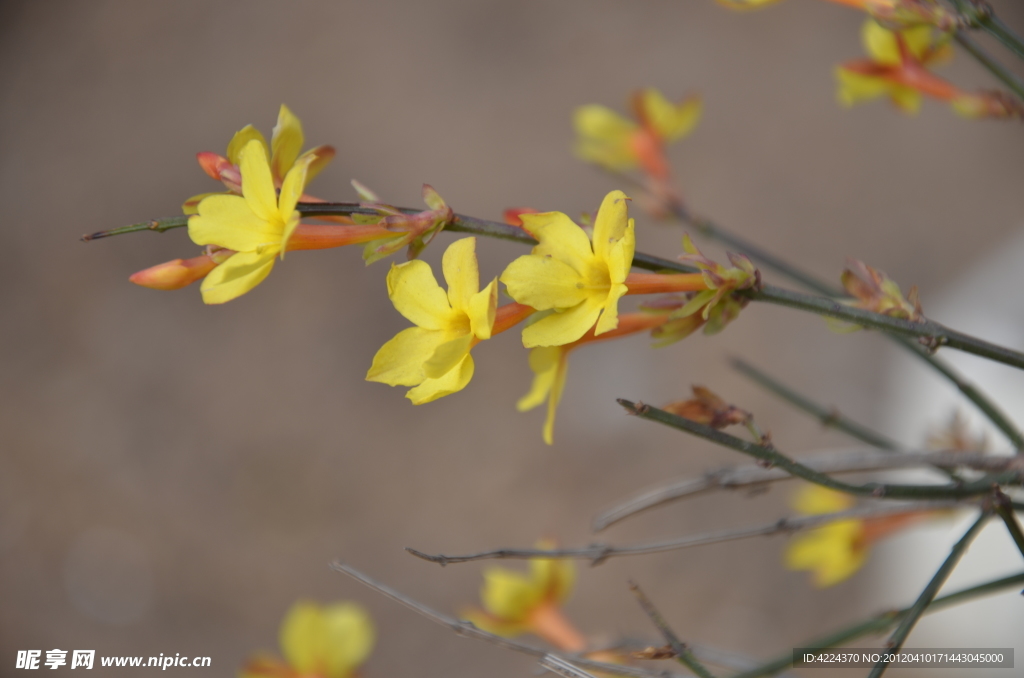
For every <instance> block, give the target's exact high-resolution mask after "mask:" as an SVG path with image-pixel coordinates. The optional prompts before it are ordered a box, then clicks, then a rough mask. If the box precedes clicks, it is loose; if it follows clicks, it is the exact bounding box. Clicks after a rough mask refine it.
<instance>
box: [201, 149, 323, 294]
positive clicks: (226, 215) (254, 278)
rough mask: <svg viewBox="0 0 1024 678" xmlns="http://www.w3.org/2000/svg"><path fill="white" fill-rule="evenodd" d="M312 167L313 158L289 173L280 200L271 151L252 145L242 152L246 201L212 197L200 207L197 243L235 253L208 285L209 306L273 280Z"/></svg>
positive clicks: (204, 291) (212, 274) (209, 278)
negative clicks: (271, 169) (268, 155)
mask: <svg viewBox="0 0 1024 678" xmlns="http://www.w3.org/2000/svg"><path fill="white" fill-rule="evenodd" d="M311 162H312V157H310V156H307V157H306V158H305V159H304V160H302V161H301V162H297V163H296V164H295V165H294V166H293V167H292V168H291V169H290V170H289V171H288V174H287V176H286V177H285V179H284V183H283V184H282V186H281V195H280V197H278V195H277V193H276V192H275V191H274V182H273V179H272V177H271V173H270V164H269V163H268V162H267V153H266V150H265V149H264V147H263V145H262V144H260V142H259V141H258V140H256V139H250V140H249V142H248V143H247V144H246V145H245V147H244V148H243V149H242V150H241V151H240V152H239V167H240V169H241V174H242V195H240V196H238V195H211V196H209V197H207V198H204V199H203V201H202V202H200V203H199V212H198V214H196V215H195V216H192V217H190V218H189V220H188V235H189V237H190V238H192V242H194V243H196V244H197V245H217V246H218V247H223V248H226V249H229V250H234V251H235V254H233V255H232V256H230V257H229V258H228V259H227V260H226V261H224V263H222V264H220V265H218V266H217V267H216V268H215V269H213V270H212V271H211V272H210V273H209V274H208V275H207V276H206V279H205V280H203V284H202V287H201V291H202V294H203V301H204V302H206V303H207V304H222V303H224V302H226V301H230V300H232V299H234V298H236V297H238V296H241V295H243V294H245V293H246V292H248V291H249V290H251V289H252V288H254V287H256V285H258V284H260V282H262V281H263V279H264V278H266V277H267V275H269V274H270V270H271V269H272V268H273V267H274V259H275V258H276V257H277V256H278V255H280V256H281V258H284V252H285V250H286V249H287V245H288V240H289V238H290V237H291V235H292V234H293V233H294V232H295V229H296V228H297V227H298V225H299V217H300V215H299V212H298V211H297V210H296V209H295V205H296V203H297V202H298V201H299V196H301V195H302V187H303V186H304V185H305V181H306V170H307V168H308V166H309V163H311Z"/></svg>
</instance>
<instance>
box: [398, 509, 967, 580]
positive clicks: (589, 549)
mask: <svg viewBox="0 0 1024 678" xmlns="http://www.w3.org/2000/svg"><path fill="white" fill-rule="evenodd" d="M961 505H962V504H961V503H960V502H957V501H951V500H947V501H929V502H905V503H900V504H890V503H886V504H884V505H877V504H876V505H868V506H858V507H856V508H852V509H849V510H846V511H837V512H835V513H816V514H814V515H807V516H790V517H788V518H780V519H778V520H776V521H774V522H771V523H767V524H761V525H754V526H751V527H741V528H738V529H729V530H719V531H716V532H704V533H701V534H694V535H690V536H687V537H681V538H679V539H671V540H668V541H661V542H653V543H646V544H635V545H632V546H612V545H610V544H592V545H590V546H582V547H575V548H571V547H570V548H556V549H538V548H504V549H494V550H492V551H480V552H479V553H469V554H464V555H455V556H449V555H444V554H436V555H432V554H429V553H423V552H422V551H417V550H416V549H414V548H409V547H406V549H405V550H406V551H408V552H409V553H410V554H411V555H414V556H416V557H417V558H420V559H422V560H426V561H428V562H431V563H437V564H438V565H441V566H442V567H443V566H445V565H452V564H455V563H468V562H471V561H474V560H492V559H508V558H511V559H520V560H522V559H530V558H573V559H577V560H589V561H590V564H591V565H600V564H601V563H603V562H604V561H606V560H608V559H609V558H616V557H621V556H642V555H649V554H651V553H664V552H665V551H674V550H677V549H686V548H694V547H697V546H707V545H708V544H721V543H724V542H727V541H736V540H738V539H749V538H750V537H767V536H771V535H775V534H792V533H794V532H800V531H801V530H810V529H813V528H816V527H821V526H822V525H828V524H829V523H834V522H836V521H839V520H869V519H872V518H882V517H888V516H893V517H895V516H899V515H905V514H910V513H923V512H927V511H941V510H946V509H950V508H956V507H957V506H961Z"/></svg>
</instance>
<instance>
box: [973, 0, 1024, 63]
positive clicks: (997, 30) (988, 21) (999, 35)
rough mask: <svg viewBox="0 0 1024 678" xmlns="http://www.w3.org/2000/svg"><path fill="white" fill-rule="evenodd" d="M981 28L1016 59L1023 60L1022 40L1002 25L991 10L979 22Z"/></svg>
mask: <svg viewBox="0 0 1024 678" xmlns="http://www.w3.org/2000/svg"><path fill="white" fill-rule="evenodd" d="M980 23H981V27H982V28H984V29H985V30H986V31H988V32H989V33H990V34H991V35H992V36H993V37H994V38H995V39H996V40H998V41H999V42H1001V43H1003V44H1004V45H1006V47H1007V48H1008V49H1009V50H1010V51H1011V52H1013V53H1014V54H1016V55H1017V58H1019V59H1022V60H1024V39H1022V38H1021V37H1020V36H1019V35H1017V34H1016V33H1014V32H1013V29H1012V28H1010V27H1009V26H1007V25H1006V24H1004V23H1003V20H1002V19H1000V18H999V17H998V16H996V15H995V14H994V13H993V12H992V11H991V10H990V11H989V12H988V14H986V15H985V16H983V17H982V18H981V20H980Z"/></svg>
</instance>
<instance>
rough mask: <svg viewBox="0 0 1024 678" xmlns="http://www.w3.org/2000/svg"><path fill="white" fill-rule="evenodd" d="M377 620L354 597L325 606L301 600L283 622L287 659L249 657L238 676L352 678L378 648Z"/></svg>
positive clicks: (241, 677) (281, 633) (281, 642)
mask: <svg viewBox="0 0 1024 678" xmlns="http://www.w3.org/2000/svg"><path fill="white" fill-rule="evenodd" d="M374 637H375V633H374V629H373V622H372V621H371V620H370V616H369V615H368V614H367V613H366V611H365V610H364V609H363V608H362V607H360V606H359V605H356V604H355V603H336V604H334V605H325V606H320V605H317V604H316V603H311V602H299V603H296V604H295V605H293V606H292V608H291V609H290V610H289V611H288V614H287V616H286V617H285V619H284V621H283V622H282V623H281V632H280V644H281V652H282V653H283V654H284V660H283V661H282V660H281V659H279V658H277V657H274V656H272V655H269V654H261V655H257V656H255V657H253V658H252V659H250V660H249V661H248V662H247V663H246V664H245V666H244V667H243V668H242V670H241V671H239V674H238V675H239V678H348V677H349V676H353V675H355V670H356V669H357V668H359V666H360V665H361V664H363V662H365V661H366V658H367V657H368V656H369V655H370V651H371V650H373V644H374Z"/></svg>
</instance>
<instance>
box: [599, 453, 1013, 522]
mask: <svg viewBox="0 0 1024 678" xmlns="http://www.w3.org/2000/svg"><path fill="white" fill-rule="evenodd" d="M797 461H798V462H799V463H801V464H803V465H804V466H806V467H808V468H810V469H813V470H815V471H818V472H819V473H833V474H834V473H861V472H865V471H880V470H885V469H896V468H914V467H918V466H938V467H941V468H957V467H967V468H972V469H976V470H984V471H1003V470H1007V469H1010V468H1016V467H1021V466H1022V465H1024V459H1021V458H1020V457H1016V456H1015V457H993V456H989V455H985V454H982V453H980V452H906V453H903V454H890V453H888V452H880V451H878V450H876V449H874V448H864V449H853V450H849V451H844V452H842V453H841V454H835V453H831V454H825V455H820V456H815V457H805V458H802V459H799V460H797ZM792 479H793V476H792V475H791V474H789V473H787V472H786V471H784V470H782V469H780V468H764V467H763V466H758V465H756V464H753V465H750V466H738V467H732V466H730V467H726V468H721V469H717V470H714V471H708V472H707V473H705V474H704V475H703V476H700V477H698V478H686V479H683V480H677V481H675V482H672V483H669V484H667V485H662V486H659V487H656V488H653V489H650V490H645V491H643V492H640V493H638V494H636V495H634V496H632V497H630V498H628V499H626V500H624V501H622V502H620V503H618V504H616V505H615V506H612V507H611V508H609V509H606V510H604V511H602V512H601V513H599V514H598V515H597V516H595V517H594V520H593V525H592V527H593V529H594V531H596V532H600V531H601V530H604V529H605V528H607V527H609V526H611V525H614V524H615V523H617V522H619V521H621V520H624V519H626V518H628V517H630V516H633V515H636V514H637V513H640V512H641V511H646V510H648V509H652V508H655V507H657V506H661V505H663V504H667V503H669V502H672V501H675V500H677V499H686V498H687V497H691V496H694V495H696V494H700V493H702V492H708V491H712V490H737V489H743V488H748V489H751V490H754V489H758V488H760V487H762V486H764V485H766V484H768V483H774V482H778V481H781V480H792Z"/></svg>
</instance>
